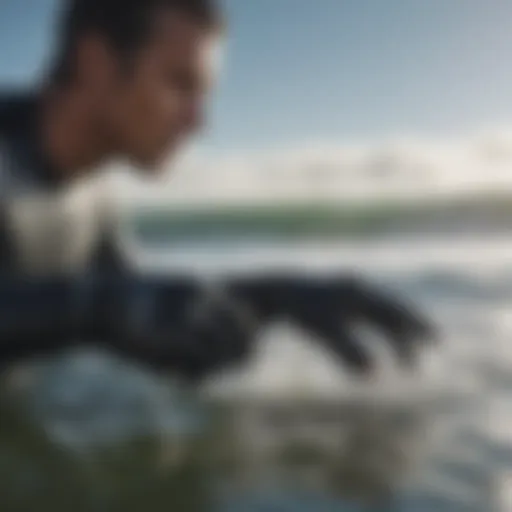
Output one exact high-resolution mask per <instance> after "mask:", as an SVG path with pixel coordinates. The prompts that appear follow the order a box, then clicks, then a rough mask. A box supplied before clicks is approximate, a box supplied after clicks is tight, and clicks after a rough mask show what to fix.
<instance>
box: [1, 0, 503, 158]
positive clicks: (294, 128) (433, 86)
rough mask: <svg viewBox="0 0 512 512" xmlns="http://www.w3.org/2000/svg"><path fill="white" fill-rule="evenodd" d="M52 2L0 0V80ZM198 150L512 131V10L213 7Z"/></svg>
mask: <svg viewBox="0 0 512 512" xmlns="http://www.w3.org/2000/svg"><path fill="white" fill-rule="evenodd" d="M57 3H58V2H57V1H56V0H2V1H1V2H0V63H1V65H0V83H2V84H4V83H12V82H13V81H14V82H18V81H26V80H30V79H31V78H32V77H33V76H34V75H35V74H36V73H37V72H38V70H39V69H40V67H41V62H42V60H43V59H44V58H45V56H46V55H47V54H48V51H49V41H50V39H51V26H52V25H51V23H52V14H53V9H54V8H55V6H56V5H57ZM224 3H225V5H226V8H227V12H228V17H229V19H230V43H229V47H228V55H227V61H226V70H225V71H226V72H225V75H224V77H223V80H222V83H221V87H220V89H219V91H218V93H217V95H216V98H215V101H214V103H213V108H212V120H211V126H212V129H211V131H210V133H209V135H208V137H207V144H208V146H211V147H215V148H219V149H222V150H232V149H234V150H240V149H241V150H244V149H259V148H270V147H271V148H280V147H285V146H287V147H290V146H293V145H301V144H304V143H306V142H307V141H311V140H314V141H318V140H320V141H323V140H328V141H351V140H354V139H355V140H371V139H379V138H383V137H387V136H390V135H399V134H406V135H407V134H416V135H418V134H429V135H430V134H434V135H438V134H453V133H465V132H468V131H471V130H474V129H480V128H485V127H494V126H502V125H506V126H510V125H512V60H511V56H512V31H511V30H510V20H512V2H510V1H506V0H485V1H483V0H449V1H448V0H224Z"/></svg>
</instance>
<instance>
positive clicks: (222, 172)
mask: <svg viewBox="0 0 512 512" xmlns="http://www.w3.org/2000/svg"><path fill="white" fill-rule="evenodd" d="M125 190H128V188H127V189H125ZM504 190H507V191H510V192H511V193H512V130H511V129H498V130H491V131H485V132H481V133H477V134H473V135H468V136H465V137H452V138H444V139H441V138H439V139H435V138H430V139H429V138H425V137H422V138H421V137H417V138H413V137H404V138H395V139H390V140H385V141H377V142H368V143H352V144H343V143H327V142H324V143H318V142H311V143H307V144H300V145H297V147H295V148H283V149H282V150H281V151H273V152H254V153H249V152H247V153H242V154H231V155H216V156H212V155H206V154H199V153H196V154H195V155H191V156H188V157H187V158H184V160H183V161H182V162H181V163H180V164H179V165H177V166H175V168H172V169H170V171H169V174H168V176H167V177H166V179H165V180H164V183H160V184H159V185H158V187H155V188H151V187H148V188H147V189H146V191H145V193H147V194H149V196H150V197H151V198H152V200H155V201H158V200H162V201H165V202H169V203H172V204H174V203H176V204H183V203H188V204H190V203H198V204H204V203H244V204H246V203H262V202H275V201H279V202H285V201H326V202H327V201H331V202H337V201H354V200H374V199H410V200H415V201H416V200H420V199H432V198H435V197H445V196H447V195H448V196H450V195H460V194H467V193H471V194H473V193H479V192H489V191H504ZM132 192H134V193H135V194H136V195H140V194H141V193H142V189H141V187H140V186H136V187H134V188H133V189H132ZM145 193H143V195H144V194H145Z"/></svg>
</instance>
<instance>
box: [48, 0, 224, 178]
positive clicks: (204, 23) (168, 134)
mask: <svg viewBox="0 0 512 512" xmlns="http://www.w3.org/2000/svg"><path fill="white" fill-rule="evenodd" d="M65 1H66V2H68V4H69V6H68V8H67V10H66V12H65V15H64V18H63V20H62V25H61V29H60V33H59V36H60V39H59V45H60V46H59V48H58V59H57V61H56V63H55V67H54V71H53V75H52V79H53V81H54V83H55V84H56V85H57V86H60V87H63V88H66V87H69V88H73V89H74V90H78V91H79V92H80V94H82V96H84V97H85V98H87V104H88V105H90V111H91V112H90V115H91V118H92V120H93V124H94V126H95V127H96V129H97V131H98V134H100V135H101V136H102V137H104V138H105V140H107V141H108V143H109V144H110V145H111V147H112V149H113V150H114V151H116V152H118V153H119V154H120V155H123V156H126V157H128V158H129V159H131V160H132V161H133V162H134V163H136V164H137V165H139V166H141V167H143V168H146V169H148V170H150V169H153V168H155V167H157V166H158V164H159V163H161V161H162V160H163V159H164V158H165V157H166V156H167V155H168V154H169V153H172V152H173V150H175V149H177V147H178V146H179V145H180V144H181V143H183V142H184V141H185V140H186V139H187V138H188V137H190V135H192V134H193V133H194V132H195V131H196V130H197V129H198V128H199V127H200V125H201V122H202V116H203V113H202V110H203V107H204V100H205V96H206V93H207V91H208V88H209V85H210V82H211V80H212V78H213V76H212V72H213V69H212V68H213V57H214V55H215V51H216V48H217V46H218V43H219V32H220V25H221V22H220V19H219V13H218V10H217V8H216V6H215V5H214V4H213V0H65Z"/></svg>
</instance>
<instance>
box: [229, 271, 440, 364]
mask: <svg viewBox="0 0 512 512" xmlns="http://www.w3.org/2000/svg"><path fill="white" fill-rule="evenodd" d="M229 289H230V290H231V292H232V293H233V294H234V296H236V297H238V298H239V299H238V300H240V301H242V302H244V303H246V304H248V305H250V306H251V307H252V309H253V310H254V311H255V312H257V314H258V316H259V318H260V319H261V321H263V322H269V321H272V320H275V319H277V318H282V319H287V320H290V321H291V322H292V323H294V324H295V325H297V326H299V327H301V328H302V329H304V330H305V331H307V332H309V333H311V334H313V335H315V336H316V337H318V339H319V340H320V341H321V342H322V343H324V344H325V345H326V346H327V347H328V348H329V349H330V350H332V351H334V352H335V354H337V355H338V356H339V357H340V358H341V359H342V360H343V361H344V362H346V363H347V364H348V365H349V366H350V367H352V368H354V369H356V370H360V371H367V370H370V369H371V367H372V360H371V357H370V355H369V354H368V351H367V350H365V348H364V346H363V345H362V344H361V343H360V342H359V340H358V339H357V336H356V332H355V330H356V329H355V327H357V326H358V325H360V324H363V325H365V324H366V325H368V326H371V327H373V328H376V329H377V330H379V331H381V332H382V333H383V334H384V335H385V336H386V338H387V339H388V340H389V342H390V344H391V345H392V346H393V348H394V350H395V352H396V354H397V355H398V357H399V359H400V361H402V362H404V363H411V362H413V361H414V355H415V352H416V349H417V348H418V347H420V346H421V344H422V343H421V342H422V341H427V340H430V339H432V340H433V339H434V329H433V327H432V326H431V325H430V324H429V323H428V322H427V321H426V320H425V319H424V318H422V316H421V315H420V314H419V313H418V312H416V311H414V309H413V308H412V307H411V306H409V305H406V304H404V303H403V302H401V301H399V300H397V299H395V298H394V297H391V296H388V295H385V294H383V293H381V292H378V291H376V290H374V289H373V288H371V287H370V286H368V285H367V284H366V283H364V282H363V281H362V280H358V279H350V278H346V277H336V276H331V277H296V276H292V277H283V276H271V277H264V278H260V279H256V278H254V279H251V280H245V281H244V280H240V281H238V282H233V283H231V285H230V287H229Z"/></svg>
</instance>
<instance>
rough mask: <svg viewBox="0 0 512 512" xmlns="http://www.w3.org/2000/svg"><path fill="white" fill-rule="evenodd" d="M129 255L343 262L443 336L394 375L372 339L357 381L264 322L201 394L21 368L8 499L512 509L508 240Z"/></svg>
mask: <svg viewBox="0 0 512 512" xmlns="http://www.w3.org/2000/svg"><path fill="white" fill-rule="evenodd" d="M139 258H140V263H141V264H143V265H147V266H151V267H152V268H159V269H166V271H168V272H190V273H194V274H198V275H203V276H205V277H207V278H211V277H212V276H213V277H215V276H222V275H225V274H227V273H229V274H232V273H234V272H239V273H247V272H259V271H261V270H262V269H269V268H275V267H281V268H282V267H286V268H293V269H300V270H301V271H303V272H306V271H307V272H326V271H328V272H345V271H349V270H351V271H353V270H354V269H355V270H357V271H360V272H361V273H363V274H364V275H366V276H368V278H371V279H373V280H375V281H376V282H377V283H379V284H381V285H382V286H387V287H389V288H390V289H391V290H396V291H397V292H399V293H401V294H403V295H406V296H407V297H410V298H411V299H412V300H414V301H415V303H416V304H417V305H418V306H420V307H421V308H423V309H424V310H425V311H426V312H427V313H428V314H429V315H431V317H432V318H433V319H434V320H435V322H436V323H437V324H438V326H439V328H440V332H441V336H440V338H441V340H440V343H439V344H438V345H437V346H435V347H432V348H429V349H428V350H425V351H424V352H423V353H422V355H421V358H420V361H419V363H418V367H417V369H416V370H415V371H413V372H404V371H401V370H399V369H398V368H396V367H395V365H394V364H393V358H392V357H391V355H390V353H389V351H388V349H387V347H386V344H385V343H383V342H382V340H380V339H379V338H378V336H377V335H375V333H368V340H369V343H370V345H371V348H372V350H375V353H376V357H378V358H379V361H380V362H381V363H380V365H379V371H378V372H377V374H376V375H375V376H373V377H372V378H371V379H369V380H362V379H358V378H355V377H354V376H352V375H350V374H349V373H347V371H346V370H345V369H344V368H343V367H342V366H340V365H339V364H338V363H337V362H335V361H333V360H332V359H331V358H330V357H329V355H328V354H325V353H324V352H322V350H321V349H319V348H318V347H317V346H316V345H315V341H314V340H312V339H308V338H307V337H306V336H305V335H304V333H301V332H300V331H298V330H296V329H295V328H294V327H293V326H289V325H276V326H273V327H272V328H269V330H268V332H266V333H264V335H263V336H262V338H261V340H259V344H258V350H257V351H256V353H255V356H254V358H253V360H252V361H251V362H250V363H248V364H247V366H246V367H244V368H240V369H239V370H238V371H236V372H232V373H231V374H226V375H219V376H216V377H215V378H214V379H212V381H211V382H208V383H206V384H205V386H204V389H202V390H200V391H199V392H196V391H192V390H187V389H184V388H183V387H180V386H179V385H178V384H177V383H174V382H171V381H168V380H162V379H158V378H156V377H155V376H152V375H150V374H147V373H145V372H144V371H142V370H141V369H138V368H135V367H132V366H130V365H128V364H127V363H125V362H123V361H118V360H115V359H113V358H111V357H110V356H108V355H105V354H100V353H90V352H86V351H78V352H74V353H73V354H67V355H63V356H60V357H59V358H56V359H55V360H53V361H50V362H44V363H42V362H40V363H37V364H32V365H28V366H24V367H23V368H19V369H16V371H13V373H12V375H11V376H10V377H9V382H8V383H7V384H6V386H5V390H6V391H4V394H5V395H6V398H4V400H3V403H4V405H3V408H4V413H3V414H2V416H3V418H4V420H3V422H1V423H2V427H1V432H0V434H1V435H0V473H1V476H2V478H0V482H1V483H0V486H1V487H2V488H1V489H0V491H1V492H0V502H3V506H2V510H4V509H5V510H11V508H9V507H12V510H38V509H39V510H53V511H57V510H69V507H70V503H73V505H72V506H73V508H74V509H76V510H91V511H96V510H98V511H100V510H101V511H103V510H124V511H129V510H141V511H142V510H155V511H157V510H158V511H159V510H170V509H172V510H180V511H181V510H183V511H188V510H190V511H194V510H206V511H210V510H211V511H217V510H218V511H219V512H231V511H233V512H252V511H269V512H271V511H282V512H287V511H293V512H295V511H296V512H309V511H311V512H322V511H324V510H325V511H339V512H360V511H361V512H362V511H365V512H367V511H374V512H431V511H432V512H509V511H512V237H509V236H507V234H505V233H504V234H500V233H496V232H495V233H493V234H492V235H486V234H485V233H479V234H466V235H464V236H462V235H447V234H444V235H443V236H441V235H439V236H434V235H432V234H430V235H428V236H427V235H416V236H403V235H400V234H397V235H396V236H390V235H388V236H386V237H382V238H376V237H373V238H371V239H359V240H355V239H354V240H347V241H339V240H327V241H325V242H321V241H318V240H317V241H315V242H314V243H308V242H304V241H300V242H299V241H295V242H293V244H292V243H290V242H287V243H284V242H283V243H282V244H281V243H279V242H277V241H275V240H274V241H272V242H266V241H265V240H262V239H259V240H252V241H247V240H245V241H243V242H240V241H239V242H236V241H229V240H223V241H222V242H216V244H215V245H213V244H212V243H211V242H210V243H208V244H204V243H199V242H198V243H188V244H187V245H186V246H184V245H181V246H175V247H172V248H169V247H164V246H162V247H153V248H152V249H151V251H145V252H142V253H141V254H139ZM13 403H15V404H16V406H12V404H13ZM20 403H21V404H23V407H22V408H21V409H22V411H23V412H20V411H19V409H20V407H19V404H20ZM5 411H9V412H5ZM13 411H14V412H13ZM5 418H8V421H7V420H6V419H5ZM45 503H46V504H45ZM23 507H26V508H23ZM34 507H36V508H34ZM44 507H46V508H44Z"/></svg>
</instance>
